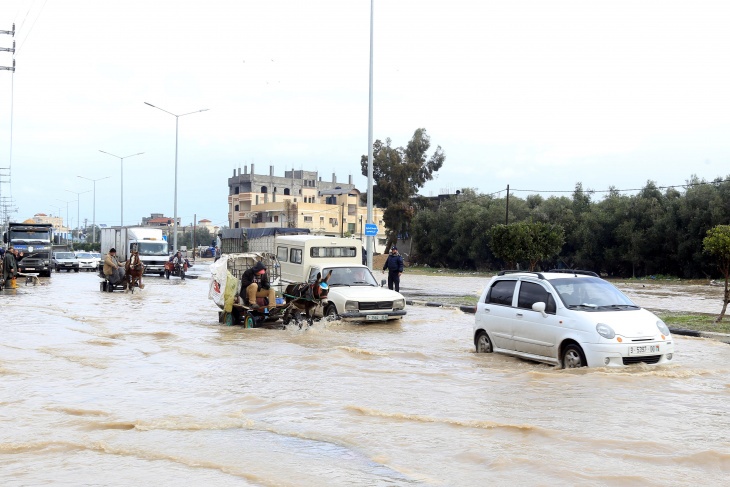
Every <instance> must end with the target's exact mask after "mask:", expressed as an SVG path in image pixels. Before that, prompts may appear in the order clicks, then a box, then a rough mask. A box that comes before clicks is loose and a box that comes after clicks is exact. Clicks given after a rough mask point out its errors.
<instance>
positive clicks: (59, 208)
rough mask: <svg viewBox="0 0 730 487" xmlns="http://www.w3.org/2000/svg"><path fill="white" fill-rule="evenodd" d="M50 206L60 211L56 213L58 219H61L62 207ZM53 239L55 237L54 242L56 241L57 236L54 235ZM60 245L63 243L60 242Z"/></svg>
mask: <svg viewBox="0 0 730 487" xmlns="http://www.w3.org/2000/svg"><path fill="white" fill-rule="evenodd" d="M50 206H51V207H52V208H55V209H57V210H58V211H57V212H56V218H59V217H60V216H61V207H60V206H56V205H50ZM61 220H63V218H61ZM53 237H54V241H55V237H56V236H55V235H54V236H53ZM58 243H59V244H60V243H61V242H60V241H59V242H58Z"/></svg>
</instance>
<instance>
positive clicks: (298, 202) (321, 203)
mask: <svg viewBox="0 0 730 487" xmlns="http://www.w3.org/2000/svg"><path fill="white" fill-rule="evenodd" d="M228 189H229V193H228V222H229V227H230V228H267V227H274V228H278V227H288V228H307V229H309V231H310V232H311V233H314V234H319V235H335V236H338V237H339V236H352V237H354V238H360V239H362V238H363V237H364V233H365V223H367V205H366V203H364V202H363V198H362V195H361V193H360V191H359V190H358V189H356V188H355V185H354V184H352V176H350V178H349V181H348V183H347V184H345V183H338V182H337V177H336V175H334V174H333V175H332V181H322V178H321V177H319V176H318V173H317V172H315V171H295V170H293V169H292V170H291V171H285V173H284V177H280V176H274V168H273V166H270V167H269V174H268V175H259V174H254V166H253V164H252V165H251V173H249V172H248V167H247V166H245V167H244V172H243V173H242V172H241V169H238V171H234V174H233V177H232V178H229V179H228ZM373 223H375V224H376V225H377V226H378V237H377V238H376V248H375V250H376V252H383V249H384V246H385V227H384V226H383V210H382V209H380V208H373Z"/></svg>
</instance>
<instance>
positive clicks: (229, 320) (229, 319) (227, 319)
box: [223, 312, 233, 326]
mask: <svg viewBox="0 0 730 487" xmlns="http://www.w3.org/2000/svg"><path fill="white" fill-rule="evenodd" d="M223 322H224V323H225V324H226V326H233V313H226V312H223Z"/></svg>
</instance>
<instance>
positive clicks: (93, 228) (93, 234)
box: [78, 176, 111, 243]
mask: <svg viewBox="0 0 730 487" xmlns="http://www.w3.org/2000/svg"><path fill="white" fill-rule="evenodd" d="M78 177H80V178H81V179H86V180H87V181H91V182H92V183H94V206H93V208H94V209H93V217H92V218H93V220H92V223H91V243H96V182H97V181H101V180H102V179H109V178H110V177H111V176H106V177H103V178H99V179H89V178H85V177H84V176H78Z"/></svg>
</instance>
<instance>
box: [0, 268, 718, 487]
mask: <svg viewBox="0 0 730 487" xmlns="http://www.w3.org/2000/svg"><path fill="white" fill-rule="evenodd" d="M195 270H197V269H195ZM200 274H201V276H206V274H205V272H201V273H200ZM378 277H379V275H378ZM145 279H146V284H147V286H146V288H145V289H144V290H142V291H137V292H135V293H134V294H127V293H121V292H117V293H101V292H99V279H98V278H97V277H96V276H95V275H93V274H90V273H89V274H86V273H79V274H73V273H71V274H65V273H62V274H58V273H54V275H53V277H52V278H51V279H44V280H43V282H45V283H47V284H46V285H44V286H36V287H32V286H29V287H24V286H22V285H21V286H20V288H19V289H18V290H17V291H3V292H2V293H0V320H1V323H2V338H0V426H2V428H0V484H1V485H4V486H25V485H34V486H35V485H54V486H58V485H62V486H63V485H68V486H72V485H73V486H76V485H110V486H128V485H142V484H144V485H156V486H172V485H215V486H229V485H230V486H244V485H264V486H270V485H271V486H274V485H277V486H278V485H283V486H322V485H348V486H351V485H354V486H359V485H361V486H377V485H387V486H400V485H429V486H430V485H434V486H468V485H485V484H487V483H490V484H496V485H507V484H511V485H514V484H531V485H552V484H557V483H567V484H580V485H626V484H642V485H657V486H659V485H667V484H672V485H703V484H704V485H709V484H714V485H719V484H721V483H722V482H725V481H726V479H727V476H728V475H729V474H730V412H729V411H730V408H729V407H728V404H730V363H729V361H728V354H729V353H730V348H728V345H726V344H723V343H719V342H715V341H711V340H706V339H695V338H683V337H675V341H676V358H677V360H676V363H675V364H673V365H671V366H665V367H647V366H643V365H638V366H631V367H628V368H625V369H621V370H615V369H613V370H607V369H590V370H589V369H581V370H556V369H554V368H552V367H550V366H546V365H541V364H535V363H531V362H526V361H522V360H518V359H514V358H510V357H505V356H500V355H493V354H488V355H477V354H475V353H474V351H473V350H474V347H473V345H472V342H471V330H472V324H473V319H474V316H473V315H470V314H464V313H462V312H460V311H457V310H450V309H438V308H430V307H418V306H415V307H409V308H408V316H407V317H406V318H405V319H404V320H403V322H402V323H400V324H395V325H366V326H363V325H349V324H343V323H340V322H334V323H328V324H326V325H325V324H317V325H315V326H314V327H312V328H310V329H307V330H299V329H298V328H292V329H287V330H265V329H254V330H244V329H241V328H239V327H225V326H222V325H219V324H218V320H217V311H218V310H217V307H216V306H215V305H214V304H213V303H212V301H210V300H208V298H207V292H208V285H209V281H208V280H207V279H204V278H200V279H189V280H186V281H180V280H179V279H176V278H172V279H170V280H165V279H161V278H157V277H147V278H145ZM466 279H473V281H471V280H470V281H458V285H457V287H458V288H459V289H461V291H459V294H460V295H467V294H472V290H471V287H474V288H475V292H479V291H481V287H483V286H484V284H486V279H482V278H466ZM443 283H444V280H441V279H437V278H432V277H428V276H408V275H406V276H404V278H403V283H402V291H403V292H404V294H406V295H409V292H411V293H413V294H419V293H425V292H430V291H427V290H428V289H432V288H434V286H436V287H440V288H443V289H444V291H443V292H441V291H440V292H439V293H434V294H438V295H440V296H443V293H444V292H446V289H448V290H449V291H448V292H452V291H453V288H454V281H449V282H448V286H444V285H443ZM619 287H621V286H619ZM476 288H478V289H476ZM419 290H420V291H419ZM466 290H468V292H464V291H466ZM637 293H639V291H637ZM409 297H410V296H409ZM631 297H632V299H634V300H635V301H636V302H637V303H639V304H643V305H645V306H647V307H649V305H648V304H646V303H643V302H642V297H641V295H640V293H639V294H637V295H632V296H631ZM644 298H646V299H647V300H648V299H652V298H650V297H649V296H648V295H647V296H644ZM667 299H668V300H670V301H672V299H673V298H671V297H669V298H667ZM676 299H677V298H676V297H675V298H674V301H675V302H676ZM433 300H434V301H438V299H433ZM718 302H719V301H718Z"/></svg>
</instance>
